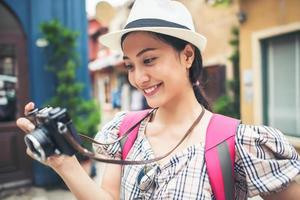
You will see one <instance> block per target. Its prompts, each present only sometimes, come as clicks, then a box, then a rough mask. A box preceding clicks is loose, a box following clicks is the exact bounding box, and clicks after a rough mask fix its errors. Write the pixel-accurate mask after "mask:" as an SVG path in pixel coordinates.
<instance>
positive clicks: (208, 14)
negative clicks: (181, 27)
mask: <svg viewBox="0 0 300 200" xmlns="http://www.w3.org/2000/svg"><path fill="white" fill-rule="evenodd" d="M180 1H181V2H182V3H183V4H185V5H186V6H187V8H188V9H189V10H190V12H191V13H192V16H193V19H194V23H195V26H196V30H197V31H198V32H199V33H201V34H203V35H204V36H205V37H206V38H207V46H206V48H205V50H204V52H203V62H204V65H205V66H211V65H216V64H221V65H225V66H226V70H227V73H226V74H227V78H229V79H231V78H232V69H231V66H232V65H231V63H230V61H229V60H228V57H229V56H230V55H231V53H232V47H231V46H230V45H229V41H230V39H231V38H232V35H231V28H232V27H234V26H238V25H239V23H238V18H237V17H236V14H237V13H238V11H239V6H238V1H237V0H233V1H232V3H231V4H230V5H229V6H211V5H209V4H208V3H205V1H199V0H180Z"/></svg>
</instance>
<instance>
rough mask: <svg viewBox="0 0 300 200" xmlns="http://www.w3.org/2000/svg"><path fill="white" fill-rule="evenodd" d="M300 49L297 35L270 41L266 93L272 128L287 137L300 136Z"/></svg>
mask: <svg viewBox="0 0 300 200" xmlns="http://www.w3.org/2000/svg"><path fill="white" fill-rule="evenodd" d="M297 45H299V44H297V42H296V35H295V34H294V35H292V36H291V35H289V36H288V37H287V36H283V37H277V38H273V39H270V40H269V45H268V74H267V79H268V81H267V83H268V90H267V91H268V96H269V98H268V99H269V102H268V119H269V120H268V121H269V125H271V126H273V127H276V128H279V129H281V130H282V131H283V132H284V133H286V134H289V135H295V136H296V135H297V136H300V131H299V130H298V129H299V128H298V127H297V126H298V125H297V123H299V122H297V110H299V108H298V107H299V103H298V102H297V101H299V99H298V100H297V98H298V97H297V93H296V90H297V88H298V87H299V86H298V83H299V80H298V79H299V76H297V72H298V71H299V69H297V68H298V67H299V63H297V62H299V61H297V56H296V52H297V50H296V48H297Z"/></svg>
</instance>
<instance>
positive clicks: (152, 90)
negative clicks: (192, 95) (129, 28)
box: [122, 32, 191, 107]
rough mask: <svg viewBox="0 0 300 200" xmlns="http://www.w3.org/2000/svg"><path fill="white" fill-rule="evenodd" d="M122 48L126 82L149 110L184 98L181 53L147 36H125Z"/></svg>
mask: <svg viewBox="0 0 300 200" xmlns="http://www.w3.org/2000/svg"><path fill="white" fill-rule="evenodd" d="M122 46H123V53H124V62H125V67H126V68H127V70H128V78H129V82H130V84H131V85H132V86H134V87H135V88H137V89H138V90H140V91H141V92H142V93H143V94H144V96H145V98H146V100H147V103H148V105H149V106H150V107H161V106H164V105H166V104H168V103H169V102H173V103H175V102H176V101H179V100H180V99H181V98H184V91H185V89H187V88H188V87H191V86H190V83H189V79H188V68H189V66H187V64H186V56H185V55H184V53H183V52H177V51H176V50H175V49H174V48H173V47H171V46H170V45H168V44H166V43H165V42H163V41H162V40H160V39H158V38H157V37H155V35H153V34H151V33H147V32H133V33H130V34H128V35H127V37H126V38H125V40H124V41H123V44H122ZM183 51H184V50H183Z"/></svg>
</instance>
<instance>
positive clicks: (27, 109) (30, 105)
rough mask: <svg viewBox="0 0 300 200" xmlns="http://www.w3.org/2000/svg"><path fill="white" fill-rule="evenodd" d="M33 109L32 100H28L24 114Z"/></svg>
mask: <svg viewBox="0 0 300 200" xmlns="http://www.w3.org/2000/svg"><path fill="white" fill-rule="evenodd" d="M33 109H34V103H33V102H29V103H28V104H26V105H25V110H24V114H25V116H26V115H27V114H28V112H29V111H31V110H33Z"/></svg>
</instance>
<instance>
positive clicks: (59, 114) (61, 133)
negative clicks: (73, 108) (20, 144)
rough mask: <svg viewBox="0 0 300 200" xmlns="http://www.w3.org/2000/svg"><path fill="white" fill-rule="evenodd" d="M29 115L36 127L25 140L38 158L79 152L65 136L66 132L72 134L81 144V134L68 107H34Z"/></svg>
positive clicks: (43, 158) (42, 158)
mask: <svg viewBox="0 0 300 200" xmlns="http://www.w3.org/2000/svg"><path fill="white" fill-rule="evenodd" d="M27 117H28V118H29V119H31V120H33V121H34V123H35V124H36V128H35V129H34V130H33V131H32V132H30V133H29V134H26V136H25V138H24V140H25V143H26V146H27V147H28V148H29V149H30V150H31V151H32V152H33V154H34V156H35V158H36V159H38V160H42V161H43V160H45V159H46V158H47V157H49V156H51V155H53V154H66V155H70V156H71V155H74V154H75V153H76V152H77V151H76V150H75V149H74V147H73V146H71V145H70V144H69V143H68V142H67V140H66V138H65V135H66V134H71V136H72V137H73V138H74V139H75V140H76V141H77V142H78V143H79V144H80V139H79V136H78V134H77V131H76V129H75V127H74V125H73V123H72V120H71V119H70V117H69V115H68V113H67V109H65V108H60V107H55V108H52V107H45V108H42V109H34V110H33V111H31V112H30V113H29V114H28V115H27Z"/></svg>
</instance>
